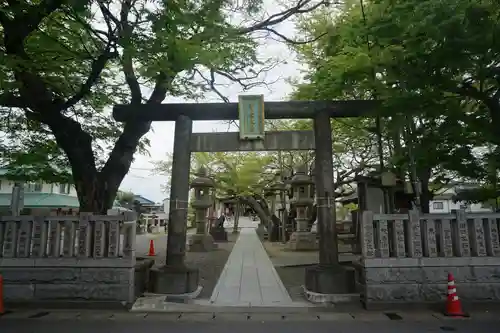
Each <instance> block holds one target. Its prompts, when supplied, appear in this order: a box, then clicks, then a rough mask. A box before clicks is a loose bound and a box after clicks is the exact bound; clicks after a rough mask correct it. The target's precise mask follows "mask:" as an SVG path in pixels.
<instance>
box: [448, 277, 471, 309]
mask: <svg viewBox="0 0 500 333" xmlns="http://www.w3.org/2000/svg"><path fill="white" fill-rule="evenodd" d="M444 315H445V316H448V317H461V318H463V317H468V316H469V315H468V314H467V313H465V312H464V311H463V310H462V302H461V301H460V298H458V295H457V288H456V286H455V278H454V277H453V275H452V274H451V273H448V299H447V300H446V310H445V312H444Z"/></svg>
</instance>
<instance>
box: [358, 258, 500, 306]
mask: <svg viewBox="0 0 500 333" xmlns="http://www.w3.org/2000/svg"><path fill="white" fill-rule="evenodd" d="M448 273H452V274H453V276H454V278H455V282H456V285H457V292H458V295H459V297H460V298H461V299H462V300H463V301H465V302H471V303H476V302H492V301H497V302H498V301H500V258H491V257H483V258H404V259H399V258H384V259H382V258H380V259H366V260H363V261H362V270H361V276H360V281H359V282H360V285H359V286H358V287H359V289H360V292H361V299H362V300H363V301H364V303H365V305H366V306H367V307H368V308H370V307H376V306H391V305H393V306H397V305H401V303H403V304H406V305H407V304H409V303H410V304H411V303H413V304H415V305H418V304H425V303H430V304H434V303H439V304H441V305H442V304H444V301H445V299H446V295H447V282H448V280H447V277H448Z"/></svg>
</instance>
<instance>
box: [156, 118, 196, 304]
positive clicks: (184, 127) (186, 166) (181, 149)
mask: <svg viewBox="0 0 500 333" xmlns="http://www.w3.org/2000/svg"><path fill="white" fill-rule="evenodd" d="M192 128H193V121H192V120H191V119H190V118H189V117H187V116H184V115H181V116H179V117H178V118H177V120H176V121H175V132H174V152H173V157H172V175H171V176H170V177H171V188H170V210H169V212H170V213H169V223H168V235H167V255H166V263H165V266H163V267H160V268H153V269H152V270H151V289H152V292H154V293H157V294H167V295H168V294H174V295H183V294H184V295H187V296H190V295H196V294H197V293H198V290H200V287H198V281H199V272H198V270H197V269H194V268H188V267H186V266H185V262H184V258H185V255H186V226H187V213H188V211H187V209H188V200H189V170H190V164H191V134H192Z"/></svg>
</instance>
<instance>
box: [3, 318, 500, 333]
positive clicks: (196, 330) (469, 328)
mask: <svg viewBox="0 0 500 333" xmlns="http://www.w3.org/2000/svg"><path fill="white" fill-rule="evenodd" d="M498 323H500V322H498V321H497V322H493V321H469V320H457V321H449V320H445V321H440V320H436V321H429V322H417V321H406V320H405V321H378V322H361V321H319V320H318V321H270V322H267V321H262V322H258V321H248V322H247V321H218V320H214V321H202V322H191V321H190V322H182V321H168V320H167V321H165V320H161V319H159V320H148V321H128V320H95V321H84V320H56V321H52V320H40V319H28V320H26V319H25V320H9V319H6V318H1V319H0V332H1V333H39V332H51V333H67V332H71V333H84V332H85V333H87V332H91V333H143V332H147V333H160V332H161V333H170V332H171V333H234V332H238V333H281V332H283V333H305V332H315V333H365V332H366V333H392V332H394V333H396V332H397V333H401V332H405V333H413V332H415V333H417V332H418V333H420V332H463V333H477V332H481V333H494V332H495V333H496V332H498V326H497V325H498Z"/></svg>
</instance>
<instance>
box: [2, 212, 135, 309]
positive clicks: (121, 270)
mask: <svg viewBox="0 0 500 333" xmlns="http://www.w3.org/2000/svg"><path fill="white" fill-rule="evenodd" d="M133 218H135V215H134V216H127V215H113V216H110V215H104V216H99V215H91V214H81V215H80V216H62V217H61V216H57V217H50V216H15V217H1V218H0V275H2V277H3V281H4V285H3V296H4V299H5V301H6V302H7V305H9V303H10V304H33V303H36V304H38V303H39V302H49V303H50V304H51V305H55V304H68V302H70V303H72V304H74V303H75V302H76V303H81V302H87V303H89V302H92V303H95V302H101V303H104V304H108V303H115V304H116V305H129V304H132V303H133V302H134V300H135V294H136V291H135V289H136V288H134V280H135V279H134V271H135V266H136V258H135V229H136V228H135V221H134V220H131V219H133Z"/></svg>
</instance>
